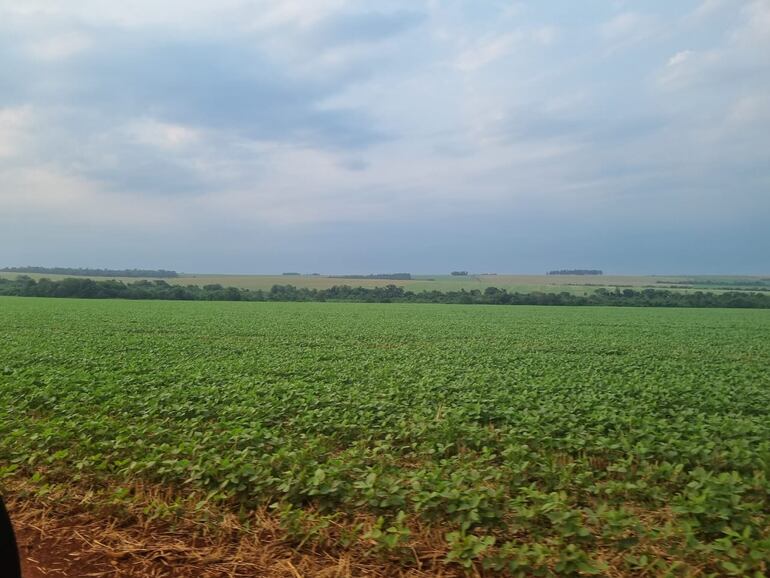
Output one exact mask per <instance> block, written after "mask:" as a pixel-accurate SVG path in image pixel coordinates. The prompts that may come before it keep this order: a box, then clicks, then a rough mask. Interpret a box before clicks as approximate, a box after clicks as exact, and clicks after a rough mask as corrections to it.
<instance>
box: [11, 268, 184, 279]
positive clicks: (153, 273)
mask: <svg viewBox="0 0 770 578" xmlns="http://www.w3.org/2000/svg"><path fill="white" fill-rule="evenodd" d="M0 271H3V272H6V273H38V274H42V275H78V276H81V277H153V278H155V277H169V278H170V277H179V273H177V272H176V271H167V270H166V269H84V268H82V267H4V268H2V269H0Z"/></svg>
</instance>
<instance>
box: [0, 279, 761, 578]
mask: <svg viewBox="0 0 770 578" xmlns="http://www.w3.org/2000/svg"><path fill="white" fill-rule="evenodd" d="M290 281H291V279H287V282H290ZM769 476H770V311H767V310H722V309H708V310H696V309H665V310H664V309H630V308H591V307H582V308H571V307H554V308H551V307H495V306H452V305H396V304H349V303H344V304H343V303H202V302H130V301H86V300H68V299H52V300H48V299H36V298H9V297H7V298H0V484H7V485H8V486H9V487H13V488H18V487H20V486H19V484H20V483H21V481H23V482H24V484H25V485H24V488H25V491H26V492H29V493H30V495H33V496H34V495H37V496H38V497H39V499H43V497H44V496H45V495H46V494H48V493H55V492H57V491H61V488H72V489H73V490H72V491H73V492H75V489H76V488H77V489H78V491H89V492H91V493H92V494H90V495H92V496H96V498H94V497H92V498H91V499H90V501H86V500H84V501H83V503H88V504H90V506H88V507H91V508H92V509H93V508H94V507H95V506H94V503H95V502H97V501H99V500H100V504H101V506H104V505H105V504H107V505H108V506H109V508H108V509H106V510H105V509H101V510H93V511H99V512H109V515H111V516H115V517H116V518H117V519H120V516H121V512H125V511H130V512H136V511H137V510H136V505H135V504H136V502H141V504H140V506H141V508H140V509H139V510H138V511H139V512H140V513H139V514H136V516H134V517H133V518H130V519H129V520H128V521H126V520H124V523H133V524H134V525H141V523H142V520H145V521H147V520H148V519H161V518H162V519H164V520H167V521H168V523H169V524H172V525H173V524H174V519H175V517H184V516H194V515H195V512H198V511H200V512H209V511H211V510H210V508H216V510H217V511H222V512H232V513H233V514H237V515H238V516H239V517H240V519H241V520H242V524H243V526H242V527H243V528H246V527H247V526H248V525H247V524H246V522H243V520H249V519H250V518H249V515H250V514H249V512H269V514H267V515H268V516H269V517H270V519H271V520H273V521H274V523H275V524H276V525H277V526H278V527H280V540H281V541H282V543H284V544H288V545H290V547H291V548H293V549H294V550H296V551H297V552H306V553H313V555H316V556H318V557H323V556H326V557H336V558H338V559H341V558H342V557H344V556H348V557H349V558H350V557H352V558H353V559H355V560H358V561H362V562H361V563H362V564H363V563H366V564H369V565H370V566H368V567H369V568H380V570H379V571H380V572H381V574H380V575H383V576H384V575H389V576H397V575H399V574H398V572H402V571H403V572H407V571H410V569H411V570H413V571H414V572H415V574H414V575H415V576H416V575H418V574H417V572H426V574H419V575H425V576H428V575H437V574H438V573H439V572H446V573H447V574H445V575H454V574H458V575H461V574H462V573H464V572H468V573H470V574H471V575H473V574H474V573H475V575H485V576H489V575H510V576H578V575H591V574H593V575H602V576H728V575H732V576H754V577H760V576H766V575H768V573H770V479H769ZM142 485H143V486H142ZM150 486H151V487H156V488H163V489H165V490H166V491H167V493H166V494H164V496H165V497H164V501H162V503H161V502H160V501H159V499H156V500H155V501H153V502H146V503H145V502H143V501H142V500H146V499H147V498H146V493H141V492H139V491H138V490H137V488H139V487H150ZM188 496H195V499H194V500H193V502H189V503H191V504H193V505H189V506H187V505H185V504H188V502H186V501H184V499H185V498H186V497H188ZM83 507H84V508H86V506H83ZM184 508H188V509H191V510H192V513H191V512H190V511H185V512H182V511H181V510H183V509H184ZM105 515H106V514H105ZM258 519H259V520H263V522H262V523H264V524H266V523H267V522H266V521H264V520H265V518H258ZM254 520H257V518H254V519H252V522H251V523H252V526H254V527H250V530H248V531H252V532H255V531H257V530H258V528H257V529H255V527H256V525H257V522H256V521H254ZM244 531H246V530H245V529H244ZM378 565H379V566H378ZM383 569H384V570H383ZM388 569H389V570H388ZM453 573H454V574H453ZM252 575H253V574H252ZM297 575H299V574H297ZM307 575H308V576H310V575H312V574H307ZM319 575H320V574H319ZM329 575H330V576H331V575H332V574H329ZM334 575H337V574H334ZM340 575H341V574H340ZM351 575H364V573H360V574H355V573H354V574H351Z"/></svg>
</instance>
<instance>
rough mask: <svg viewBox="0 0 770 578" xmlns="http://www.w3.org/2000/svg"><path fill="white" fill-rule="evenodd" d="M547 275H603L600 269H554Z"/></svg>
mask: <svg viewBox="0 0 770 578" xmlns="http://www.w3.org/2000/svg"><path fill="white" fill-rule="evenodd" d="M547 275H604V271H602V270H601V269H555V270H553V271H548V273H547Z"/></svg>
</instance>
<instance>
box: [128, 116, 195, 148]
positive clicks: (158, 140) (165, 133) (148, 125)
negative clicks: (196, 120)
mask: <svg viewBox="0 0 770 578" xmlns="http://www.w3.org/2000/svg"><path fill="white" fill-rule="evenodd" d="M125 131H126V133H127V134H128V135H129V137H130V138H132V139H133V140H135V141H136V142H138V143H141V144H146V145H151V146H154V147H157V148H160V149H165V150H173V149H179V148H182V147H185V146H188V145H191V144H195V143H198V142H199V141H200V131H198V130H196V129H195V128H192V127H188V126H183V125H180V124H172V123H167V122H161V121H158V120H156V119H151V118H145V119H140V120H137V121H134V122H132V123H129V124H128V126H126V128H125Z"/></svg>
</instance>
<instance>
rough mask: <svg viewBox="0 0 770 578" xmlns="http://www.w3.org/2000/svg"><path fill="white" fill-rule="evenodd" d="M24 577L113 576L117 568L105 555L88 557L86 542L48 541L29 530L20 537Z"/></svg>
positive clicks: (77, 577) (68, 539)
mask: <svg viewBox="0 0 770 578" xmlns="http://www.w3.org/2000/svg"><path fill="white" fill-rule="evenodd" d="M16 538H17V540H18V542H19V554H20V557H21V566H22V575H23V577H24V578H81V577H86V576H109V575H114V574H115V567H114V566H113V565H112V564H110V563H109V562H108V560H106V559H105V557H103V556H99V555H97V554H93V553H90V554H87V553H86V552H84V551H83V548H82V542H80V540H78V539H77V538H75V537H72V538H61V537H58V538H56V539H54V538H44V537H42V536H41V535H40V533H39V532H37V531H35V530H33V529H31V528H27V529H23V530H21V531H20V532H19V533H18V535H17V536H16Z"/></svg>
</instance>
